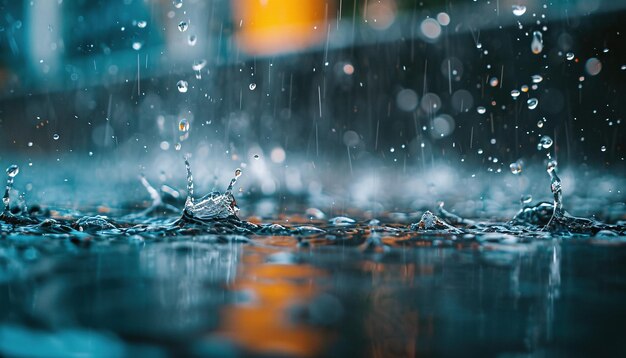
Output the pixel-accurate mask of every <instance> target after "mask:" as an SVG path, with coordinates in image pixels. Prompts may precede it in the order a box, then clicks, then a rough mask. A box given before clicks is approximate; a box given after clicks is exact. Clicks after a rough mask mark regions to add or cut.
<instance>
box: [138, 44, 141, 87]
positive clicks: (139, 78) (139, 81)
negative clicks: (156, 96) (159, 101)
mask: <svg viewBox="0 0 626 358" xmlns="http://www.w3.org/2000/svg"><path fill="white" fill-rule="evenodd" d="M140 74H141V67H140V66H139V54H137V96H141V77H140Z"/></svg>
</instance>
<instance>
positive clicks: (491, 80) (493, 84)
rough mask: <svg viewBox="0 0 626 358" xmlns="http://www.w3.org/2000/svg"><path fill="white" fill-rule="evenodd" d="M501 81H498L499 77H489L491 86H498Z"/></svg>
mask: <svg viewBox="0 0 626 358" xmlns="http://www.w3.org/2000/svg"><path fill="white" fill-rule="evenodd" d="M499 83H500V81H498V77H491V79H489V85H490V86H491V87H496V86H497V85H498V84H499Z"/></svg>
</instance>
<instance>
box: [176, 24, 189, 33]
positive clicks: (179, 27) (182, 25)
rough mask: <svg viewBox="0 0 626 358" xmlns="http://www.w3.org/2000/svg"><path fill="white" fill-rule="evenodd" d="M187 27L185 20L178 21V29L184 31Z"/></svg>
mask: <svg viewBox="0 0 626 358" xmlns="http://www.w3.org/2000/svg"><path fill="white" fill-rule="evenodd" d="M188 28H189V24H188V23H187V21H181V22H179V23H178V31H180V32H185V31H187V29H188Z"/></svg>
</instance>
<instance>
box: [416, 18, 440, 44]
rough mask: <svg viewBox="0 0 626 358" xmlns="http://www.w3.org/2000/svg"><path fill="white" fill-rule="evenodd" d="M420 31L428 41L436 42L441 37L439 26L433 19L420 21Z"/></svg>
mask: <svg viewBox="0 0 626 358" xmlns="http://www.w3.org/2000/svg"><path fill="white" fill-rule="evenodd" d="M420 30H421V31H422V34H423V35H424V37H426V38H427V39H429V40H436V39H438V38H439V36H441V25H439V22H437V20H435V19H431V18H428V19H425V20H424V21H422V23H421V24H420Z"/></svg>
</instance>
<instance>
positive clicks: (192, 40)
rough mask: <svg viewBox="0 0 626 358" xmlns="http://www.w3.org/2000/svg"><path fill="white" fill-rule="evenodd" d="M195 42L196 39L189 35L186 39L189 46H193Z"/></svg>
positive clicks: (194, 36)
mask: <svg viewBox="0 0 626 358" xmlns="http://www.w3.org/2000/svg"><path fill="white" fill-rule="evenodd" d="M196 42H198V37H197V36H196V35H193V34H191V35H189V37H188V38H187V44H189V46H195V45H196Z"/></svg>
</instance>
